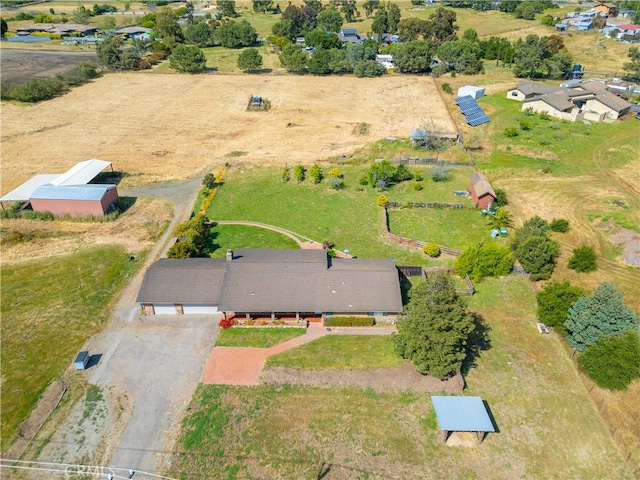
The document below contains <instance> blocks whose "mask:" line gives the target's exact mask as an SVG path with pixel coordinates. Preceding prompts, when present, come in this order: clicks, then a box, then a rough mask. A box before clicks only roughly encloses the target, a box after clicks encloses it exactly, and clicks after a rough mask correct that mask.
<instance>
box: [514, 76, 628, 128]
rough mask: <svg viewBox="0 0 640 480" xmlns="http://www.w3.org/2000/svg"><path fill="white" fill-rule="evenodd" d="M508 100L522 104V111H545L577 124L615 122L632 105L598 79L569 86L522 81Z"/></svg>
mask: <svg viewBox="0 0 640 480" xmlns="http://www.w3.org/2000/svg"><path fill="white" fill-rule="evenodd" d="M507 98H510V99H513V100H519V101H521V102H522V111H525V110H527V109H531V110H532V111H534V112H537V113H542V112H546V113H547V114H548V115H551V116H552V117H556V118H560V119H563V120H569V121H572V122H576V121H579V120H582V119H584V120H591V121H594V122H601V121H603V120H616V119H617V118H619V117H621V116H622V115H625V114H627V113H629V110H630V108H631V104H630V103H629V102H627V101H626V100H624V99H622V98H620V97H618V96H616V95H614V94H613V93H611V92H610V91H608V90H607V85H606V84H605V83H604V82H601V81H598V80H586V81H584V82H580V83H578V84H576V85H573V84H571V86H567V87H554V86H552V85H545V84H539V83H535V82H520V83H519V84H518V85H517V86H516V88H514V89H513V90H509V91H508V92H507Z"/></svg>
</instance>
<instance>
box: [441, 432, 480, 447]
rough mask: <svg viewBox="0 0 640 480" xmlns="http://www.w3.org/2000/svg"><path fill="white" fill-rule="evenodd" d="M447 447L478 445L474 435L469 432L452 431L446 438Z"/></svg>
mask: <svg viewBox="0 0 640 480" xmlns="http://www.w3.org/2000/svg"><path fill="white" fill-rule="evenodd" d="M446 445H447V446H448V447H463V448H474V447H477V446H478V440H477V439H476V436H475V435H474V434H473V433H471V432H453V433H452V434H451V435H449V438H447V443H446Z"/></svg>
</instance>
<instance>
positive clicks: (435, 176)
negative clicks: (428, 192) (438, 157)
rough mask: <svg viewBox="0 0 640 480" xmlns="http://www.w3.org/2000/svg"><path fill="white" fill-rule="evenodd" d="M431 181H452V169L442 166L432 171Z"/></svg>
mask: <svg viewBox="0 0 640 480" xmlns="http://www.w3.org/2000/svg"><path fill="white" fill-rule="evenodd" d="M431 179H432V180H433V181H434V182H446V181H448V180H451V169H449V168H447V167H445V166H441V167H434V168H432V169H431Z"/></svg>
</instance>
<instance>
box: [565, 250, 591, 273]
mask: <svg viewBox="0 0 640 480" xmlns="http://www.w3.org/2000/svg"><path fill="white" fill-rule="evenodd" d="M597 258H598V257H597V255H596V252H595V250H594V249H593V248H591V247H589V246H586V245H583V246H581V247H578V248H575V249H574V250H573V256H572V257H571V258H570V259H569V268H571V269H572V270H575V271H576V272H578V273H585V272H593V271H594V270H597V269H598V264H597V262H596V260H597Z"/></svg>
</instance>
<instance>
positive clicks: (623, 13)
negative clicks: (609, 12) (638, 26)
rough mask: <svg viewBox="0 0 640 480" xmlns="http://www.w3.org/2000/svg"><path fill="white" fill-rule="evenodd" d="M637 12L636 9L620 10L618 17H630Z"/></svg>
mask: <svg viewBox="0 0 640 480" xmlns="http://www.w3.org/2000/svg"><path fill="white" fill-rule="evenodd" d="M635 14H636V11H635V10H618V18H629V17H633V16H634V15H635Z"/></svg>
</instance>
